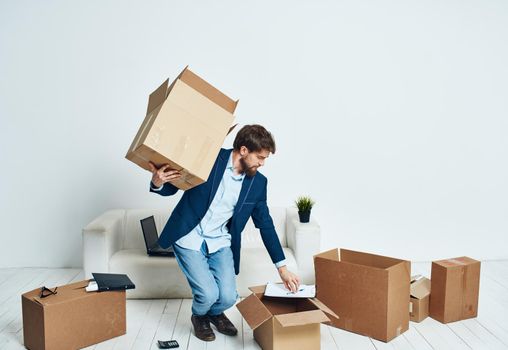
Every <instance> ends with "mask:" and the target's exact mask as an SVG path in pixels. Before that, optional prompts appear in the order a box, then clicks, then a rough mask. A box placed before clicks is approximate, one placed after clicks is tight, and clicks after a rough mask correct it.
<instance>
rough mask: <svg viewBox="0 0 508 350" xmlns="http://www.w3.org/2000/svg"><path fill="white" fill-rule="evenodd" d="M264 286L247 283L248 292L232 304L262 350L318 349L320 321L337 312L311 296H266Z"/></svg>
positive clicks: (328, 318) (333, 315) (328, 319)
mask: <svg viewBox="0 0 508 350" xmlns="http://www.w3.org/2000/svg"><path fill="white" fill-rule="evenodd" d="M265 287H266V286H257V287H250V288H249V289H250V290H251V291H252V294H251V295H250V296H248V297H247V298H245V299H244V300H242V301H240V302H239V303H238V304H236V307H237V308H238V310H239V311H240V313H241V314H242V316H243V318H244V319H245V321H246V322H247V323H248V324H249V326H250V327H251V328H252V329H253V330H254V332H253V333H254V339H255V340H256V341H257V343H258V344H259V346H261V348H262V349H263V350H293V349H305V350H314V349H315V350H319V349H320V346H321V345H320V342H321V327H320V323H321V322H329V321H330V318H332V319H333V318H334V317H337V315H335V313H334V312H333V311H332V310H330V309H329V308H328V307H326V305H324V304H323V303H321V302H320V301H319V300H317V299H315V298H276V297H266V296H264V292H265Z"/></svg>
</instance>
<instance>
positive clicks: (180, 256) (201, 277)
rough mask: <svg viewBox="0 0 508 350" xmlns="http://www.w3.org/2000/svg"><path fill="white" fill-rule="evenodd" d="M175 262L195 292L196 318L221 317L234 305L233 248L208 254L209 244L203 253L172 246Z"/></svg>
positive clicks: (204, 243)
mask: <svg viewBox="0 0 508 350" xmlns="http://www.w3.org/2000/svg"><path fill="white" fill-rule="evenodd" d="M173 250H174V251H175V257H176V261H177V262H178V265H180V268H181V269H182V271H183V273H184V275H185V277H187V281H189V285H190V287H191V289H192V296H193V300H192V313H193V314H194V315H199V316H202V315H207V314H208V315H214V316H215V315H219V314H221V313H223V312H224V311H225V310H227V309H229V308H230V307H231V306H233V305H235V303H236V299H237V298H238V293H237V292H236V275H235V268H234V264H233V252H232V251H231V248H230V247H225V248H221V249H219V250H218V251H216V252H214V253H211V254H210V253H208V248H207V246H206V242H205V241H203V244H202V245H201V250H200V251H197V250H192V249H186V248H182V247H180V246H179V245H177V244H174V245H173Z"/></svg>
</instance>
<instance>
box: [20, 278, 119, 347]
mask: <svg viewBox="0 0 508 350" xmlns="http://www.w3.org/2000/svg"><path fill="white" fill-rule="evenodd" d="M88 282H89V281H81V282H76V283H72V284H68V285H65V286H59V287H58V289H57V294H55V295H49V296H47V297H45V298H40V297H39V293H40V290H41V289H40V288H38V289H34V290H32V291H30V292H27V293H24V294H23V295H22V296H21V304H22V313H23V339H24V343H25V344H24V345H25V347H26V348H28V349H30V350H45V349H51V350H58V349H81V348H84V347H87V346H90V345H93V344H96V343H99V342H102V341H104V340H107V339H110V338H114V337H117V336H119V335H122V334H125V332H126V319H125V311H126V310H125V305H126V304H125V291H108V292H90V293H87V292H86V291H85V287H86V286H87V285H88Z"/></svg>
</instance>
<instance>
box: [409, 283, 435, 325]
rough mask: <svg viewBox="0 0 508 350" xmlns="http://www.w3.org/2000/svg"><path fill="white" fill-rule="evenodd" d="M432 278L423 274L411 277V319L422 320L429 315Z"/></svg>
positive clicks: (414, 320)
mask: <svg viewBox="0 0 508 350" xmlns="http://www.w3.org/2000/svg"><path fill="white" fill-rule="evenodd" d="M429 300H430V280H429V279H428V278H426V277H423V276H418V277H417V276H415V277H412V278H411V296H410V305H409V320H410V321H413V322H421V321H423V320H424V319H426V318H427V317H428V316H429Z"/></svg>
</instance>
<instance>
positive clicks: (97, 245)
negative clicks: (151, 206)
mask: <svg viewBox="0 0 508 350" xmlns="http://www.w3.org/2000/svg"><path fill="white" fill-rule="evenodd" d="M124 215H125V210H123V209H117V210H109V211H107V212H105V213H103V214H102V215H100V216H98V217H97V218H95V219H94V220H93V221H92V222H90V223H89V224H88V225H86V226H85V228H84V229H83V269H84V272H85V278H92V272H109V259H110V258H111V256H113V254H114V253H115V252H117V251H118V250H120V248H121V245H122V237H123V227H122V226H123V220H124Z"/></svg>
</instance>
